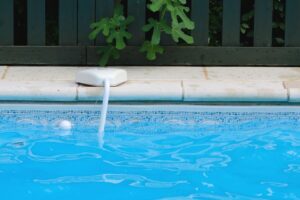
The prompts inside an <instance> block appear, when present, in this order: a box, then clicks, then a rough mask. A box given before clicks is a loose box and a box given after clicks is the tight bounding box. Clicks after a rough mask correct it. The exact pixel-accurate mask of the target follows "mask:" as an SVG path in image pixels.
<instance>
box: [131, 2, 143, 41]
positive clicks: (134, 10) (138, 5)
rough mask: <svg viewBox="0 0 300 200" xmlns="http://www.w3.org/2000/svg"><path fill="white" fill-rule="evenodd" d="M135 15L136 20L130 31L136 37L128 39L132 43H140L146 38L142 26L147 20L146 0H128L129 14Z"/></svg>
mask: <svg viewBox="0 0 300 200" xmlns="http://www.w3.org/2000/svg"><path fill="white" fill-rule="evenodd" d="M130 15H131V16H133V17H134V22H133V23H132V24H130V26H129V32H130V33H132V34H133V35H134V37H133V38H132V39H131V40H129V41H128V44H130V45H140V44H142V43H143V41H144V39H145V33H144V32H143V31H142V29H141V27H143V25H144V24H145V20H146V0H128V16H130Z"/></svg>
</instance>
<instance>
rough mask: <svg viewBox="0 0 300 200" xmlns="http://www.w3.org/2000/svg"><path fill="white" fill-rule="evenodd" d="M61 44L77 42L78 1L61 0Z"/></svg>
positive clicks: (74, 43)
mask: <svg viewBox="0 0 300 200" xmlns="http://www.w3.org/2000/svg"><path fill="white" fill-rule="evenodd" d="M59 44H60V45H76V44H77V1H76V0H60V1H59Z"/></svg>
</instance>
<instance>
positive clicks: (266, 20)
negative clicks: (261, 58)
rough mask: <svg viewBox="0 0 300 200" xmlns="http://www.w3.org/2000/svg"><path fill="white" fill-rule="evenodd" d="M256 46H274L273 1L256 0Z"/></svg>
mask: <svg viewBox="0 0 300 200" xmlns="http://www.w3.org/2000/svg"><path fill="white" fill-rule="evenodd" d="M254 8H255V13H254V46H272V21H273V20H272V18H273V0H263V1H262V0H255V6H254Z"/></svg>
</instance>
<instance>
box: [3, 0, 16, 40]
mask: <svg viewBox="0 0 300 200" xmlns="http://www.w3.org/2000/svg"><path fill="white" fill-rule="evenodd" d="M13 10H14V2H13V1H12V0H0V45H13V44H14V11H13Z"/></svg>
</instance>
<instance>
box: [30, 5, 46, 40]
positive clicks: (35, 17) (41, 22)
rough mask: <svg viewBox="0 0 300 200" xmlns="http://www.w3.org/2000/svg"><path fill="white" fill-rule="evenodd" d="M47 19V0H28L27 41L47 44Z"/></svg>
mask: <svg viewBox="0 0 300 200" xmlns="http://www.w3.org/2000/svg"><path fill="white" fill-rule="evenodd" d="M45 21H46V7H45V0H27V43H28V44H29V45H45V43H46V22H45Z"/></svg>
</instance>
